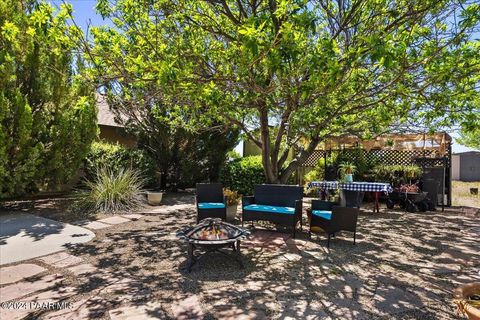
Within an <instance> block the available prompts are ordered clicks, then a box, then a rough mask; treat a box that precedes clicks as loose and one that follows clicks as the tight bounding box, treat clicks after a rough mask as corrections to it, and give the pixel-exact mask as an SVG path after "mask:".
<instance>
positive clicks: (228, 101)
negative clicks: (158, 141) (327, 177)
mask: <svg viewBox="0 0 480 320" xmlns="http://www.w3.org/2000/svg"><path fill="white" fill-rule="evenodd" d="M97 9H98V11H99V12H100V13H101V14H102V15H103V16H104V17H109V18H110V19H111V21H112V23H113V25H114V26H113V27H104V28H100V29H97V30H96V31H95V32H94V39H95V44H94V46H93V47H92V46H90V45H88V44H87V43H86V52H87V56H89V57H90V59H91V62H92V66H94V68H93V69H92V70H94V73H95V74H96V77H98V78H100V79H102V81H103V82H105V83H110V84H111V88H113V89H116V90H117V95H116V96H117V97H118V96H121V104H122V106H123V107H124V108H129V110H130V112H131V113H132V115H134V116H135V115H138V114H139V110H141V109H138V108H136V106H138V105H139V103H140V104H143V105H145V104H147V105H152V106H153V108H156V110H158V111H159V112H158V116H159V118H160V119H164V120H165V121H168V122H170V123H175V124H177V125H180V126H183V127H187V128H189V129H192V130H195V129H196V128H198V127H202V126H209V125H211V124H212V123H214V122H215V121H220V122H222V123H227V124H230V125H234V126H236V127H238V128H240V129H241V130H242V131H243V133H244V135H245V136H246V137H247V138H248V139H250V140H251V141H253V142H254V143H255V144H256V145H257V146H258V147H260V148H261V150H262V159H263V167H264V171H265V176H266V180H267V181H268V182H272V183H279V182H281V183H284V182H286V181H287V179H288V177H289V176H291V174H292V173H293V172H294V171H295V170H296V169H297V168H298V167H299V166H300V165H301V164H302V163H303V162H304V161H305V160H306V159H307V158H308V157H309V156H310V155H311V154H312V152H313V151H314V150H315V148H316V147H317V146H318V144H319V143H321V142H322V141H324V140H325V139H328V138H330V137H334V136H339V135H343V134H357V135H360V136H365V137H369V136H372V135H375V134H379V133H383V132H387V131H391V130H395V129H397V128H405V127H412V126H414V127H417V128H418V126H419V124H422V126H423V128H422V130H433V129H435V128H439V127H440V126H449V125H453V124H455V123H458V122H463V123H465V122H468V123H473V121H475V120H474V119H476V118H477V117H478V112H479V106H478V104H476V103H475V101H478V94H479V91H478V85H479V80H480V79H479V74H480V72H479V71H480V64H479V63H480V60H479V55H480V50H479V49H480V45H479V42H478V40H475V39H474V37H472V34H473V33H474V32H475V31H476V30H478V26H479V19H480V6H479V4H478V3H476V2H474V1H452V0H408V1H407V0H369V1H365V0H349V1H347V0H336V1H323V0H317V1H306V0H303V1H302V0H297V1H293V0H250V1H243V0H238V1H233V0H230V1H229V0H206V1H196V0H175V1H133V0H117V1H107V0H99V1H98V4H97ZM132 44H133V47H134V48H135V50H132ZM106 48H108V50H106ZM127 48H128V50H127ZM132 86H134V87H135V88H136V89H138V88H143V89H145V90H147V89H148V88H151V87H152V86H153V87H154V88H155V90H147V91H146V92H148V94H138V93H139V92H140V91H138V90H137V91H136V92H137V94H131V92H130V89H131V88H132ZM119 93H121V94H119ZM290 150H293V159H289V156H288V154H289V152H290Z"/></svg>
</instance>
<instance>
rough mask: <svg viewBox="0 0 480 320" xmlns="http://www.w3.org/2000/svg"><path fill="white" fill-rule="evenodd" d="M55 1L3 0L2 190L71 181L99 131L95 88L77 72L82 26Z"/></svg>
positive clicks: (12, 193)
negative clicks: (77, 38)
mask: <svg viewBox="0 0 480 320" xmlns="http://www.w3.org/2000/svg"><path fill="white" fill-rule="evenodd" d="M60 7H61V8H60V10H58V11H57V12H55V9H54V8H53V6H51V5H49V4H47V3H46V2H40V1H35V0H32V1H18V0H0V141H1V143H0V198H11V197H17V196H21V195H23V194H25V193H32V192H37V191H39V190H58V189H60V188H61V187H62V185H64V184H67V183H69V182H71V181H72V179H73V178H74V177H75V176H76V174H77V173H78V169H79V167H80V165H81V163H82V159H83V158H84V157H85V155H86V154H87V153H88V150H89V148H90V144H91V142H92V141H93V140H94V139H95V137H96V135H97V126H96V111H95V102H94V88H93V87H91V86H89V85H88V84H87V83H85V82H82V81H80V80H79V79H78V78H77V77H76V75H75V72H77V71H80V70H81V69H82V66H83V65H82V59H81V58H79V57H76V58H75V57H74V54H73V50H74V45H75V44H74V43H73V41H71V38H72V37H75V35H78V34H81V31H80V30H79V29H77V28H76V27H74V26H71V25H69V23H68V22H67V20H68V17H69V12H71V9H72V8H71V6H70V5H68V4H67V5H61V6H60ZM74 61H76V62H77V64H76V65H75V66H74Z"/></svg>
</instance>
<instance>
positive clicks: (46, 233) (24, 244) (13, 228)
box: [0, 213, 95, 265]
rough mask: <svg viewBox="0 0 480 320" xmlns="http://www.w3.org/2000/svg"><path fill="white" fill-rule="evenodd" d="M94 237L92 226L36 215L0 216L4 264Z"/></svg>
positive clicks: (0, 258)
mask: <svg viewBox="0 0 480 320" xmlns="http://www.w3.org/2000/svg"><path fill="white" fill-rule="evenodd" d="M93 237H95V234H94V233H93V232H92V231H90V230H88V229H85V228H82V227H79V226H74V225H71V224H68V223H62V222H58V221H54V220H51V219H46V218H43V217H39V216H35V215H32V214H25V213H22V214H17V213H16V214H7V215H0V265H4V264H9V263H14V262H18V261H23V260H28V259H33V258H36V257H40V256H43V255H47V254H50V253H53V252H58V251H62V250H65V249H66V248H68V247H70V246H72V245H75V244H79V243H84V242H88V241H90V240H92V239H93Z"/></svg>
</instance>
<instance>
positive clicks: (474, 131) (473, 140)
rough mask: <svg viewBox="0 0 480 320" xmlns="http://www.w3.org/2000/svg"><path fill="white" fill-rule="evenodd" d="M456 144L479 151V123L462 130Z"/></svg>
mask: <svg viewBox="0 0 480 320" xmlns="http://www.w3.org/2000/svg"><path fill="white" fill-rule="evenodd" d="M457 142H458V143H460V144H461V145H464V146H467V147H470V148H473V149H478V150H480V121H479V122H478V124H477V125H475V126H474V127H472V128H470V129H467V128H464V129H462V130H461V131H460V138H458V139H457Z"/></svg>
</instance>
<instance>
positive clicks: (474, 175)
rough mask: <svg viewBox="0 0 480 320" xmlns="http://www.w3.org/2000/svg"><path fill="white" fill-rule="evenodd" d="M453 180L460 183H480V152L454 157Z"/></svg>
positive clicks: (456, 154)
mask: <svg viewBox="0 0 480 320" xmlns="http://www.w3.org/2000/svg"><path fill="white" fill-rule="evenodd" d="M452 178H453V179H454V180H460V181H467V182H472V181H480V151H468V152H462V153H455V154H453V155H452Z"/></svg>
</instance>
